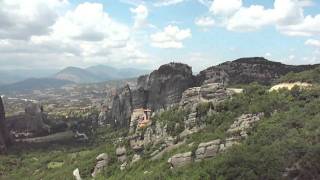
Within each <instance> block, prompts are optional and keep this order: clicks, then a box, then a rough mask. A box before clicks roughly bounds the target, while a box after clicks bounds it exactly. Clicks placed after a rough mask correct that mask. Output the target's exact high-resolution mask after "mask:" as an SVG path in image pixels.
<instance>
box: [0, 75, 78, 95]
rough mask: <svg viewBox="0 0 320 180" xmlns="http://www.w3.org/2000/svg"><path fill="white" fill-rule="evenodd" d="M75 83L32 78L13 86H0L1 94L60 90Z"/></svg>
mask: <svg viewBox="0 0 320 180" xmlns="http://www.w3.org/2000/svg"><path fill="white" fill-rule="evenodd" d="M72 83H73V82H71V81H67V80H60V79H54V78H30V79H26V80H23V81H19V82H16V83H13V84H8V85H3V86H0V92H2V93H7V92H11V93H12V92H25V91H32V90H38V89H47V88H59V87H62V86H64V85H67V84H72Z"/></svg>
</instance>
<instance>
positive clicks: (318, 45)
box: [305, 39, 320, 49]
mask: <svg viewBox="0 0 320 180" xmlns="http://www.w3.org/2000/svg"><path fill="white" fill-rule="evenodd" d="M305 44H306V45H308V46H312V47H316V48H319V49H320V40H316V39H308V40H307V41H306V42H305Z"/></svg>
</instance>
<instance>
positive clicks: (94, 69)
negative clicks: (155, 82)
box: [0, 65, 150, 93]
mask: <svg viewBox="0 0 320 180" xmlns="http://www.w3.org/2000/svg"><path fill="white" fill-rule="evenodd" d="M149 72H150V71H148V70H143V69H135V68H123V69H117V68H113V67H110V66H105V65H97V66H91V67H88V68H78V67H67V68H64V69H62V70H60V71H59V70H52V69H50V70H39V71H38V70H12V71H0V77H1V78H0V93H1V92H2V93H4V92H8V91H30V90H37V89H43V88H59V87H62V86H64V85H67V84H72V83H77V84H84V83H98V82H104V81H110V80H120V79H129V78H134V77H138V76H140V75H144V74H148V73H149Z"/></svg>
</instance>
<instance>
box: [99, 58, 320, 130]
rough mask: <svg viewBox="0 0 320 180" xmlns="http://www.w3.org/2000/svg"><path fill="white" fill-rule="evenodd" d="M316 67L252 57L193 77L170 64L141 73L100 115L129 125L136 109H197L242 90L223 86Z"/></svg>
mask: <svg viewBox="0 0 320 180" xmlns="http://www.w3.org/2000/svg"><path fill="white" fill-rule="evenodd" d="M315 67H317V65H304V66H292V65H285V64H281V63H279V62H272V61H268V60H266V59H264V58H260V57H253V58H241V59H238V60H235V61H232V62H225V63H222V64H220V65H217V66H212V67H210V68H207V69H205V70H203V71H201V72H200V73H199V74H198V75H197V76H193V75H192V69H191V67H190V66H188V65H186V64H181V63H169V64H165V65H162V66H160V67H159V69H157V70H155V71H153V72H152V73H150V74H149V75H144V76H140V77H139V78H138V80H137V86H136V88H135V89H133V88H130V87H129V86H128V85H127V86H125V87H123V88H121V89H119V90H118V91H117V93H116V95H115V96H114V98H113V103H112V108H111V110H110V112H109V113H110V114H109V115H107V114H101V119H105V118H104V117H111V118H110V119H111V122H110V123H111V124H112V125H114V126H116V127H120V128H122V127H129V126H130V116H131V113H132V112H133V110H134V109H138V108H148V109H151V110H152V111H153V112H155V111H158V110H161V109H166V108H168V107H171V106H172V105H176V104H179V103H180V106H183V107H184V106H187V105H188V104H189V105H191V106H192V105H193V108H194V107H195V105H194V102H195V101H212V102H219V101H222V100H224V99H225V98H226V97H227V96H228V95H230V93H231V94H232V93H239V92H241V89H226V88H225V87H224V86H223V85H227V84H228V85H233V84H245V83H251V82H259V83H262V84H270V83H271V82H272V81H274V80H275V79H276V78H278V77H280V76H281V75H284V74H286V73H288V72H291V71H293V72H300V71H303V70H308V69H312V68H315ZM187 89H188V90H187ZM186 90H187V91H186ZM181 99H182V101H181Z"/></svg>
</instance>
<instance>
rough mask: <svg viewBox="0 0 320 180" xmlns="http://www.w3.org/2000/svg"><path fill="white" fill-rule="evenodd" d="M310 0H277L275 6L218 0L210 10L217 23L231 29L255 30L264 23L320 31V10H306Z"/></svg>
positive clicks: (299, 32)
mask: <svg viewBox="0 0 320 180" xmlns="http://www.w3.org/2000/svg"><path fill="white" fill-rule="evenodd" d="M312 5H313V3H312V1H310V0H275V1H274V4H273V7H272V8H266V7H264V6H262V5H255V4H253V5H250V6H244V5H243V2H242V0H228V1H226V0H214V1H213V2H212V3H211V6H210V8H209V11H210V12H211V14H212V16H213V17H214V19H216V20H218V22H217V21H216V24H218V25H219V26H222V27H225V28H226V29H228V30H230V31H240V32H243V31H244V32H246V31H254V30H258V29H260V28H262V27H264V26H275V27H276V28H277V29H278V30H279V31H280V32H281V33H283V34H286V35H290V36H312V35H319V34H320V30H319V29H320V14H318V15H315V16H311V15H305V14H304V8H305V7H306V6H312Z"/></svg>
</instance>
